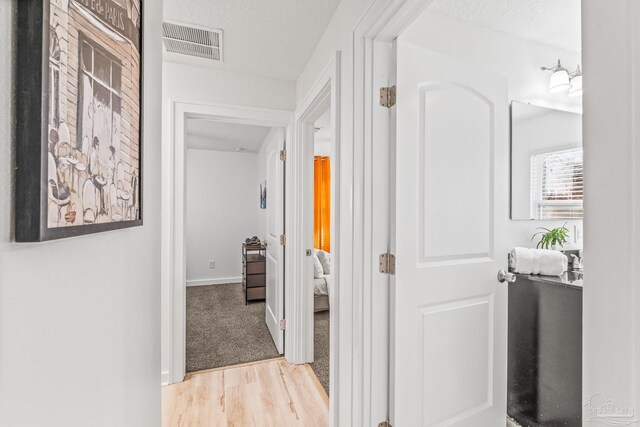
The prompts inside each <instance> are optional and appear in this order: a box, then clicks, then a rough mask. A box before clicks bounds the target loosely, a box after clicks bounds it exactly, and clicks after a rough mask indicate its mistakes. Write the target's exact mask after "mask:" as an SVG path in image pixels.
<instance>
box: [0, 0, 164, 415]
mask: <svg viewBox="0 0 640 427" xmlns="http://www.w3.org/2000/svg"><path fill="white" fill-rule="evenodd" d="M16 3H17V2H11V1H1V2H0V41H1V42H2V44H3V45H4V46H5V47H8V50H7V51H5V53H4V54H3V55H1V56H0V420H1V421H0V424H2V425H3V426H5V425H6V426H12V427H20V426H48V427H55V426H65V427H71V426H78V427H81V426H88V425H90V426H96V427H100V426H105V427H113V426H140V427H143V426H148V427H157V426H159V425H160V424H161V420H160V410H161V408H160V388H159V387H158V384H159V373H160V327H159V324H160V287H159V283H160V145H159V144H158V141H159V140H160V138H161V132H160V123H161V119H162V116H161V103H162V100H161V78H162V60H161V58H162V57H161V45H160V40H161V26H160V23H161V20H162V2H161V1H157V2H155V3H154V7H148V8H146V9H145V20H144V26H143V27H144V45H145V49H144V62H145V67H144V70H145V76H144V119H145V122H144V136H145V138H144V150H143V152H144V164H143V170H144V180H143V181H142V182H143V185H144V188H143V192H142V195H143V198H144V226H142V227H137V228H131V229H126V230H119V231H111V232H106V233H100V234H93V235H88V236H83V237H75V238H70V239H63V240H59V241H53V242H47V243H34V244H16V243H12V242H11V229H12V226H13V225H12V224H13V221H12V217H13V213H12V206H13V205H12V181H13V178H12V175H13V174H12V158H13V154H14V153H13V133H12V115H13V111H14V110H13V106H12V101H13V97H14V96H16V94H15V91H13V84H14V79H13V76H12V72H11V71H12V61H13V54H15V32H14V30H15V31H18V30H17V29H15V28H13V25H12V9H13V8H14V7H15V4H16ZM12 47H13V48H12Z"/></svg>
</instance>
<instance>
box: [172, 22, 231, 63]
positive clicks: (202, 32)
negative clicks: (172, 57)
mask: <svg viewBox="0 0 640 427" xmlns="http://www.w3.org/2000/svg"><path fill="white" fill-rule="evenodd" d="M162 40H163V41H164V47H165V49H167V52H172V53H179V54H181V55H189V56H195V57H198V58H205V59H211V60H214V61H217V62H222V30H220V29H218V28H202V27H200V28H198V27H193V26H186V25H181V24H176V23H173V22H166V21H165V22H163V23H162Z"/></svg>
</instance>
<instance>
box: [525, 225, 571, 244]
mask: <svg viewBox="0 0 640 427" xmlns="http://www.w3.org/2000/svg"><path fill="white" fill-rule="evenodd" d="M566 226H567V223H566V222H565V223H564V225H563V226H562V227H557V228H552V229H551V230H549V229H548V228H545V227H538V228H537V229H538V230H540V231H538V232H537V233H535V234H534V235H533V236H531V241H533V239H535V238H536V236H542V237H540V241H539V242H538V244H537V245H536V248H537V249H557V248H558V246H559V247H564V244H565V243H567V241H568V240H569V230H568V229H567V227H566Z"/></svg>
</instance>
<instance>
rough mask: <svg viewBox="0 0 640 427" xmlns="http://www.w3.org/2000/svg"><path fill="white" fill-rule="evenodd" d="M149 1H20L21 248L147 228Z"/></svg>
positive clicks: (17, 142)
mask: <svg viewBox="0 0 640 427" xmlns="http://www.w3.org/2000/svg"><path fill="white" fill-rule="evenodd" d="M142 2H143V0H20V1H19V2H17V20H18V22H17V26H16V28H17V43H18V46H17V76H16V83H17V88H16V131H15V136H16V140H15V153H16V171H15V173H16V175H15V212H14V218H15V221H14V223H15V232H14V235H15V240H16V241H18V242H36V241H43V240H52V239H59V238H64V237H71V236H78V235H83V234H90V233H98V232H102V231H108V230H114V229H120V228H126V227H133V226H138V225H142V203H141V202H142V194H141V190H142V7H143V5H142Z"/></svg>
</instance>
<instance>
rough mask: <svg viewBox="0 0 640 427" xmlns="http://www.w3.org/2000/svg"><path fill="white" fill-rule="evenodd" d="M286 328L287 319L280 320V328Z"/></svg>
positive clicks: (282, 329)
mask: <svg viewBox="0 0 640 427" xmlns="http://www.w3.org/2000/svg"><path fill="white" fill-rule="evenodd" d="M285 329H287V319H282V320H281V321H280V330H281V331H284V330H285Z"/></svg>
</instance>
